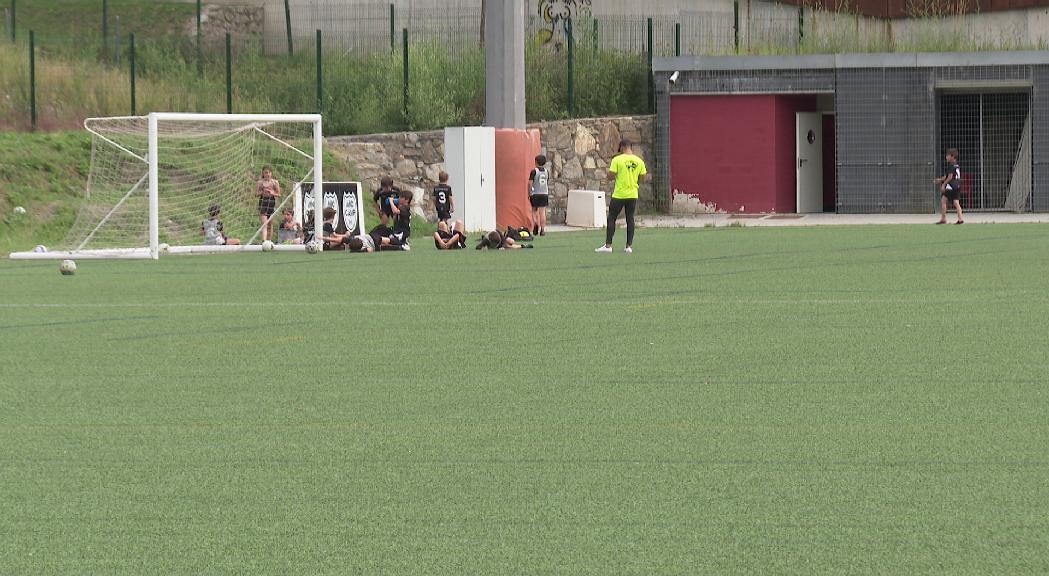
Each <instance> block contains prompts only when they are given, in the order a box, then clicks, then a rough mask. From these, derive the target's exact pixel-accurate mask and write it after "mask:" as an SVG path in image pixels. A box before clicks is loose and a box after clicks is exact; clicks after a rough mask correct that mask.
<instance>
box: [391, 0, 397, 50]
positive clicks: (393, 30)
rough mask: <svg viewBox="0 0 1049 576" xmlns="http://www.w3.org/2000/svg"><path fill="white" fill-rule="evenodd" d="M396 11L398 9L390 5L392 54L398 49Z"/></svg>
mask: <svg viewBox="0 0 1049 576" xmlns="http://www.w3.org/2000/svg"><path fill="white" fill-rule="evenodd" d="M396 11H397V7H396V6H394V5H393V3H392V2H391V3H390V52H393V51H394V50H396V49H397V27H396V22H397V20H396V18H395V16H396Z"/></svg>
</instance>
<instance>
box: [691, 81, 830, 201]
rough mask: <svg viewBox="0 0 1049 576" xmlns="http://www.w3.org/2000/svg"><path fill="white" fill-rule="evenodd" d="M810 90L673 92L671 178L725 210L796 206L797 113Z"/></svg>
mask: <svg viewBox="0 0 1049 576" xmlns="http://www.w3.org/2000/svg"><path fill="white" fill-rule="evenodd" d="M815 109H816V97H815V96H778V95H768V96H750V95H739V96H675V97H673V98H671V101H670V118H671V121H670V185H671V189H672V190H674V191H675V192H676V193H686V194H690V195H693V196H697V197H698V198H699V200H700V201H702V202H703V203H705V204H707V205H708V206H710V208H712V209H716V210H718V211H724V212H747V213H758V212H780V213H783V212H794V211H795V209H796V198H797V191H796V187H795V175H796V173H795V168H794V163H795V161H796V155H795V143H794V139H795V117H794V114H795V112H806V111H813V110H815Z"/></svg>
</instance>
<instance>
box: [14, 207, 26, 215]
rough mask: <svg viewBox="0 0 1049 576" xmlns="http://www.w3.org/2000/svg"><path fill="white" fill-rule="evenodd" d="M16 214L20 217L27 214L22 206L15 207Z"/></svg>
mask: <svg viewBox="0 0 1049 576" xmlns="http://www.w3.org/2000/svg"><path fill="white" fill-rule="evenodd" d="M15 214H18V215H19V216H21V215H22V214H25V208H22V207H21V206H15Z"/></svg>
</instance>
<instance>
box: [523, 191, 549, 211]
mask: <svg viewBox="0 0 1049 576" xmlns="http://www.w3.org/2000/svg"><path fill="white" fill-rule="evenodd" d="M528 201H529V202H531V203H532V208H546V207H547V206H549V205H550V197H549V196H547V195H546V194H533V195H531V196H529V197H528Z"/></svg>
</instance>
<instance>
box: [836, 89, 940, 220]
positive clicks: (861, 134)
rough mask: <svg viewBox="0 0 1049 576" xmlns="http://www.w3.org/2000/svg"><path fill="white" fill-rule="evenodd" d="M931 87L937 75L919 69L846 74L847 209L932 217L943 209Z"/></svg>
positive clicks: (842, 140) (840, 154)
mask: <svg viewBox="0 0 1049 576" xmlns="http://www.w3.org/2000/svg"><path fill="white" fill-rule="evenodd" d="M931 83H932V77H931V75H930V73H929V72H927V71H925V70H921V69H916V68H854V69H841V70H838V74H837V92H836V94H835V110H836V123H835V142H836V144H837V149H836V157H837V162H838V178H837V190H838V195H837V196H838V199H837V208H838V211H839V212H842V213H869V212H896V213H907V212H927V211H930V210H932V209H933V208H934V207H935V196H934V194H933V192H934V191H933V189H932V179H933V177H934V174H935V166H934V161H933V158H932V157H931V154H932V153H933V145H932V144H931V142H932V140H931V139H932V138H933V135H934V134H935V130H936V124H935V114H934V111H935V109H934V98H933V97H932V94H931Z"/></svg>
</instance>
